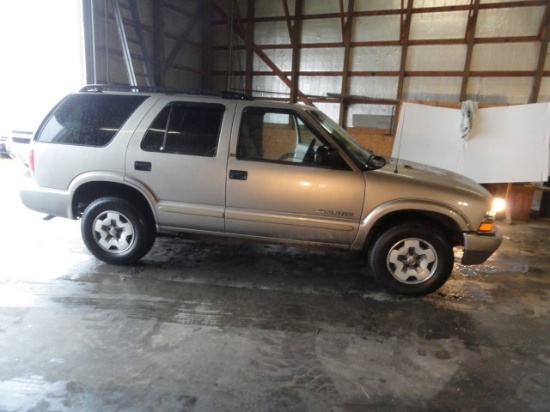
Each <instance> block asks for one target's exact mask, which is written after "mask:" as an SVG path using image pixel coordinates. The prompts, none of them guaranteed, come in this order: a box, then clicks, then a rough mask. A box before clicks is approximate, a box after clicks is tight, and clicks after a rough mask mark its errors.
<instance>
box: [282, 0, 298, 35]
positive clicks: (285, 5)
mask: <svg viewBox="0 0 550 412" xmlns="http://www.w3.org/2000/svg"><path fill="white" fill-rule="evenodd" d="M281 1H282V2H283V10H284V11H285V19H286V27H287V29H288V38H289V39H290V41H291V43H292V21H291V18H290V9H289V8H288V2H287V0H281ZM295 7H298V6H297V5H295ZM300 7H301V6H300ZM300 14H301V13H300Z"/></svg>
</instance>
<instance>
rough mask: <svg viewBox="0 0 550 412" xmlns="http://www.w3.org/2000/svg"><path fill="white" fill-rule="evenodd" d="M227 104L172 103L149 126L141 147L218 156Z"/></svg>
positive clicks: (151, 149)
mask: <svg viewBox="0 0 550 412" xmlns="http://www.w3.org/2000/svg"><path fill="white" fill-rule="evenodd" d="M224 111H225V106H223V105H221V104H194V103H183V102H177V103H171V104H169V105H168V106H166V107H165V108H164V109H162V111H161V112H160V113H159V115H158V116H157V117H156V119H155V120H154V121H153V123H152V124H151V127H149V130H147V133H146V134H145V137H144V138H143V141H142V142H141V148H142V149H143V150H145V151H147V152H161V153H174V154H185V155H193V156H206V157H214V156H216V151H217V149H218V140H219V136H220V128H221V124H222V120H223V113H224Z"/></svg>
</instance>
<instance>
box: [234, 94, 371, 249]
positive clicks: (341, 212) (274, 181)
mask: <svg viewBox="0 0 550 412" xmlns="http://www.w3.org/2000/svg"><path fill="white" fill-rule="evenodd" d="M241 105H245V103H241ZM232 137H233V140H232V144H231V154H230V156H229V160H228V174H227V208H226V221H225V222H226V231H227V232H228V233H235V234H246V235H255V236H260V237H266V238H280V239H292V240H298V241H312V242H322V243H328V244H335V245H349V244H351V243H352V242H353V240H354V239H355V237H356V234H357V230H358V227H359V220H360V217H361V212H362V207H363V199H364V192H365V181H364V176H363V174H362V173H361V172H360V171H359V170H357V169H355V168H354V166H353V165H349V164H347V163H346V162H341V163H340V164H339V166H338V167H334V168H331V167H320V166H317V165H316V164H315V162H314V154H315V151H316V150H317V149H318V148H319V147H320V146H324V145H327V144H328V142H327V139H326V137H323V136H322V134H321V133H320V132H319V131H317V130H316V129H315V128H314V127H312V126H311V124H310V123H308V120H307V118H306V116H304V115H303V114H301V113H300V112H299V111H297V110H288V109H283V108H281V109H274V108H267V107H259V106H257V105H251V106H248V107H245V108H244V109H243V111H242V113H239V114H237V116H236V119H235V124H234V129H233V136H232Z"/></svg>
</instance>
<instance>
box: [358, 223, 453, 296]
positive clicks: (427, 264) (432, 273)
mask: <svg viewBox="0 0 550 412" xmlns="http://www.w3.org/2000/svg"><path fill="white" fill-rule="evenodd" d="M453 264H454V254H453V248H452V246H451V245H450V243H449V241H448V240H447V239H446V238H445V236H444V235H443V234H442V233H440V232H439V231H438V230H435V229H432V228H428V227H427V226H426V225H422V224H418V223H408V224H404V225H400V226H394V227H391V228H389V229H388V230H387V231H386V232H384V233H383V234H382V235H381V236H380V237H379V238H378V239H377V240H376V242H375V243H374V244H373V246H372V248H371V249H370V252H369V266H370V269H371V271H372V273H373V275H374V277H375V278H376V279H377V280H378V282H379V283H380V284H382V285H383V286H384V287H385V288H386V289H388V291H390V292H392V293H397V294H401V295H408V296H420V295H426V294H428V293H432V292H434V291H435V290H437V289H439V288H440V287H441V286H442V285H443V284H444V283H445V282H446V281H447V279H448V278H449V276H450V275H451V273H452V271H453Z"/></svg>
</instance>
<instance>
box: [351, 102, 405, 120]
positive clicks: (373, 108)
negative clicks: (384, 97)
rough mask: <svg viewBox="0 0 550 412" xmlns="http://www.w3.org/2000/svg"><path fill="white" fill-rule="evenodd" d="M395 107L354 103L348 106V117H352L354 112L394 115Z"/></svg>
mask: <svg viewBox="0 0 550 412" xmlns="http://www.w3.org/2000/svg"><path fill="white" fill-rule="evenodd" d="M394 107H395V106H386V105H382V104H352V105H350V106H349V108H348V118H349V119H352V118H353V115H354V114H368V115H377V116H392V115H393V111H394Z"/></svg>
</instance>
